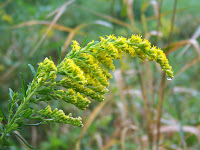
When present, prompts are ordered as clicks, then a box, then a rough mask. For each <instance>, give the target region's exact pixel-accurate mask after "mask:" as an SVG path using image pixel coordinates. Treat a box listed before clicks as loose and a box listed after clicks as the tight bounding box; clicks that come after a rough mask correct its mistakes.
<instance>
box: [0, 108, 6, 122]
mask: <svg viewBox="0 0 200 150" xmlns="http://www.w3.org/2000/svg"><path fill="white" fill-rule="evenodd" d="M0 116H1V117H2V118H3V119H4V120H5V121H6V122H7V118H6V116H5V115H4V113H3V111H2V110H1V108H0Z"/></svg>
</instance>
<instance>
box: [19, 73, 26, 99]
mask: <svg viewBox="0 0 200 150" xmlns="http://www.w3.org/2000/svg"><path fill="white" fill-rule="evenodd" d="M20 74H21V77H22V93H23V96H24V97H26V90H25V86H24V85H25V84H24V75H23V73H22V72H20Z"/></svg>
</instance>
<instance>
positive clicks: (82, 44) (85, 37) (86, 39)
mask: <svg viewBox="0 0 200 150" xmlns="http://www.w3.org/2000/svg"><path fill="white" fill-rule="evenodd" d="M86 40H87V38H86V37H84V40H83V43H82V45H81V48H83V47H84V45H85V42H86Z"/></svg>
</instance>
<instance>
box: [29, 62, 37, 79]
mask: <svg viewBox="0 0 200 150" xmlns="http://www.w3.org/2000/svg"><path fill="white" fill-rule="evenodd" d="M28 66H29V67H30V69H31V73H32V75H33V77H35V76H36V71H35V68H34V67H33V66H32V65H31V64H28Z"/></svg>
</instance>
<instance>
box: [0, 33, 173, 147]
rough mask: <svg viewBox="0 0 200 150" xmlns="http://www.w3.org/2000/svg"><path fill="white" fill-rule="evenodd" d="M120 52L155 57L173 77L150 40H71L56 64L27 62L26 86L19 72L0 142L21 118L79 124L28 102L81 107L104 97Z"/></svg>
mask: <svg viewBox="0 0 200 150" xmlns="http://www.w3.org/2000/svg"><path fill="white" fill-rule="evenodd" d="M124 53H128V54H130V55H131V56H132V57H135V56H138V57H139V58H140V59H141V60H143V61H145V59H147V60H155V61H157V62H158V63H159V64H160V65H161V68H162V69H163V70H164V71H166V73H167V75H169V76H170V77H173V72H172V70H171V66H169V64H168V60H167V58H166V56H165V55H164V53H163V52H162V51H161V50H160V49H157V48H156V47H152V48H151V45H150V43H149V42H148V41H147V40H142V39H141V38H140V37H139V36H135V35H133V36H132V37H131V38H130V39H126V38H123V37H118V38H116V37H115V36H111V35H110V36H108V37H107V39H104V38H103V37H101V41H100V42H98V41H97V42H94V41H92V42H90V43H88V44H87V46H86V47H83V48H81V47H80V46H79V44H78V43H77V42H76V41H73V45H72V51H71V52H70V53H68V54H67V55H66V57H65V58H64V59H63V61H62V62H60V63H59V64H58V65H57V67H56V65H55V64H54V62H53V61H52V60H50V59H48V58H45V60H44V61H43V62H41V63H39V67H38V69H37V73H35V71H34V68H33V66H31V65H29V67H30V69H31V71H32V73H33V75H34V78H33V81H32V82H31V83H30V84H29V86H28V88H27V90H26V89H25V85H24V84H25V83H24V78H23V74H21V76H22V95H19V93H14V92H13V91H12V89H9V94H10V99H11V100H10V103H9V108H8V110H9V118H8V122H7V124H6V125H5V128H4V129H3V132H2V135H1V139H0V143H1V145H4V140H5V138H6V137H5V136H6V135H7V134H8V133H10V132H12V131H15V130H17V129H19V128H20V127H22V126H23V125H24V119H36V120H40V121H41V123H46V122H56V123H65V124H71V125H74V126H79V127H81V126H83V124H82V118H80V117H78V118H73V117H71V114H69V115H65V113H64V112H63V110H58V109H57V108H56V109H54V110H53V111H52V110H51V106H49V105H48V106H47V107H46V108H45V109H41V110H37V109H31V108H30V105H29V104H30V103H35V104H39V103H38V102H40V101H46V102H47V103H48V101H49V100H55V99H58V100H64V101H66V102H68V103H71V104H74V105H75V106H76V107H78V108H79V109H82V110H85V109H86V107H88V105H89V103H90V100H89V99H88V97H90V98H92V99H97V100H99V101H102V100H104V94H105V93H106V92H107V91H108V90H107V87H108V86H109V81H108V80H109V79H110V78H112V76H111V75H110V73H108V69H113V70H114V69H115V66H114V64H113V59H119V58H122V55H123V54H124ZM63 89H65V90H63ZM18 103H20V104H19V105H18Z"/></svg>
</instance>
